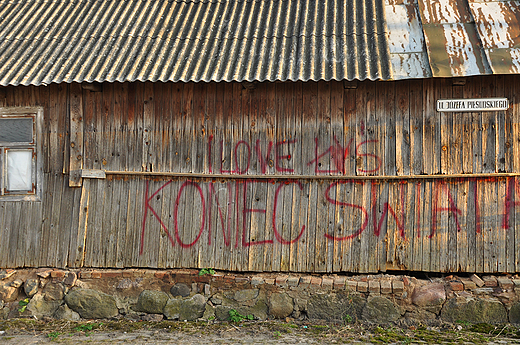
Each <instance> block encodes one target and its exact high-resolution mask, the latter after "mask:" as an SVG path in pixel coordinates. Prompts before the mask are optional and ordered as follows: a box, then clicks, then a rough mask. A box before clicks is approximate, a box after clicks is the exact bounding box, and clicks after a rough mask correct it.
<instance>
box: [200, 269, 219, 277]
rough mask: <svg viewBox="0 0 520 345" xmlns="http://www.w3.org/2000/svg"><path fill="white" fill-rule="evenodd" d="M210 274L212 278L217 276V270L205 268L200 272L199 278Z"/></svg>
mask: <svg viewBox="0 0 520 345" xmlns="http://www.w3.org/2000/svg"><path fill="white" fill-rule="evenodd" d="M206 274H209V275H210V276H212V275H214V274H215V270H214V269H213V268H203V269H201V270H200V271H199V276H203V275H206Z"/></svg>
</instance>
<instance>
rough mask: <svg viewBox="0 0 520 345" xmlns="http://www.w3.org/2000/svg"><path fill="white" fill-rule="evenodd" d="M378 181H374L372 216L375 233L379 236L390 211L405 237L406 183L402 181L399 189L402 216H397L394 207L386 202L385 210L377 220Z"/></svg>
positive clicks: (402, 235)
mask: <svg viewBox="0 0 520 345" xmlns="http://www.w3.org/2000/svg"><path fill="white" fill-rule="evenodd" d="M375 186H376V182H372V205H373V206H372V217H373V219H374V235H376V236H378V237H379V234H380V233H381V226H382V225H383V221H384V220H385V219H386V218H387V217H386V216H387V213H388V212H390V214H391V215H392V217H394V220H395V223H396V224H397V229H399V234H400V235H401V237H403V238H404V216H405V214H404V184H403V183H401V184H400V185H399V191H400V193H401V197H400V199H401V212H400V213H401V214H400V217H398V216H397V213H396V212H395V211H394V209H393V208H392V207H391V206H390V205H389V204H388V202H385V203H384V204H383V212H381V217H380V218H379V221H378V220H377V208H376V205H377V202H376V188H375Z"/></svg>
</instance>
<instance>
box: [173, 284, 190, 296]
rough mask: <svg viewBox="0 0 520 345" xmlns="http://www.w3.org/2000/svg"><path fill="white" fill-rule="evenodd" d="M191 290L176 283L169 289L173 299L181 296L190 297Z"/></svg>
mask: <svg viewBox="0 0 520 345" xmlns="http://www.w3.org/2000/svg"><path fill="white" fill-rule="evenodd" d="M190 292H191V289H190V288H189V287H188V285H186V284H182V283H178V284H175V285H174V286H172V288H171V289H170V293H171V294H172V296H173V297H177V296H182V297H188V296H189V295H190Z"/></svg>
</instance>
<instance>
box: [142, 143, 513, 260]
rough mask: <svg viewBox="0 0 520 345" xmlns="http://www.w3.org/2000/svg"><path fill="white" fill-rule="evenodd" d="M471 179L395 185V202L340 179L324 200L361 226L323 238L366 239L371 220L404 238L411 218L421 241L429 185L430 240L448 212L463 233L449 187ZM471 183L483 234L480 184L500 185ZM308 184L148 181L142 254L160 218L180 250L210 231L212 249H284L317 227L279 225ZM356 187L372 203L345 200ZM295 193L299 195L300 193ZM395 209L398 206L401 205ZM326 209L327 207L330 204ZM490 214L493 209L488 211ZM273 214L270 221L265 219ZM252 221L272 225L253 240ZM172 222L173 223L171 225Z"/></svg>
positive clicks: (508, 205) (374, 185)
mask: <svg viewBox="0 0 520 345" xmlns="http://www.w3.org/2000/svg"><path fill="white" fill-rule="evenodd" d="M237 145H238V144H237ZM240 145H244V147H245V144H240ZM274 146H276V145H274ZM467 180H468V179H461V180H460V181H454V182H452V183H447V182H445V181H435V182H427V183H426V182H416V183H415V184H413V185H409V182H404V181H403V182H400V183H399V184H398V185H395V188H398V189H397V190H398V195H396V196H395V197H394V199H395V200H392V199H390V196H388V195H389V193H388V192H386V193H385V189H383V190H382V191H381V194H380V195H378V189H379V188H381V187H380V186H381V185H380V184H379V183H378V182H371V183H370V184H368V183H366V182H364V181H362V180H339V181H333V182H330V183H329V184H328V185H326V186H324V189H323V192H322V193H323V196H324V198H325V200H326V201H327V202H328V203H329V204H330V205H334V206H339V207H341V208H344V207H347V208H350V209H351V210H352V211H351V212H353V213H354V214H355V215H354V217H356V218H358V219H360V222H361V225H359V227H358V228H355V229H352V230H351V231H350V233H349V234H342V235H338V234H335V233H334V229H335V225H334V224H333V225H331V226H330V227H329V229H328V230H326V231H325V233H323V234H322V236H324V238H325V239H327V240H331V241H338V242H339V241H345V240H349V239H353V238H356V237H359V236H361V235H362V234H363V232H364V230H365V229H366V228H367V226H368V224H369V222H372V225H373V228H374V231H373V236H376V237H380V236H381V234H382V233H383V231H384V230H385V229H384V225H385V222H388V221H389V220H390V219H393V220H394V222H395V224H396V229H397V231H398V232H399V235H400V236H401V237H402V238H404V237H405V223H406V219H408V218H407V217H414V219H415V225H414V226H415V234H416V237H417V238H420V237H421V225H422V220H421V213H422V211H421V210H422V207H423V206H424V205H423V200H422V194H423V188H424V187H425V186H426V185H430V186H431V188H432V193H431V226H430V229H429V234H428V236H427V237H428V238H430V239H431V238H433V236H434V235H435V234H436V232H437V230H438V217H439V215H440V214H441V213H443V212H447V213H448V214H449V215H450V217H452V219H453V221H454V226H455V227H456V229H457V231H458V232H460V231H462V228H463V226H461V223H460V220H459V217H461V216H462V211H461V210H460V209H459V208H458V207H457V204H456V200H455V199H454V198H453V194H452V192H451V191H450V186H451V185H454V184H456V183H463V182H464V181H467ZM469 180H470V181H472V183H473V185H474V187H473V197H474V210H473V211H472V212H474V219H475V222H476V223H475V224H476V229H475V231H476V233H477V234H478V233H480V232H481V225H480V222H481V219H480V218H481V212H482V210H481V207H480V204H479V202H478V200H479V186H481V185H482V184H483V183H494V182H496V181H495V180H486V179H476V178H471V179H469ZM506 180H507V190H506V196H505V198H504V208H503V209H504V213H503V218H502V220H501V221H502V223H501V226H502V228H504V229H509V227H510V224H509V222H510V215H511V213H512V210H513V209H514V208H516V207H517V206H520V201H516V199H515V197H516V195H518V194H519V193H520V185H519V184H517V183H516V181H515V179H514V178H508V179H506ZM174 182H175V183H174ZM176 186H177V187H176ZM308 186H310V185H309V184H303V183H302V182H300V181H297V180H286V181H278V182H276V183H275V182H274V181H272V180H254V179H244V180H237V181H233V182H227V183H220V182H206V183H202V182H195V181H191V180H186V181H184V182H182V183H181V181H173V180H171V181H167V182H165V183H164V184H162V185H161V186H160V187H158V188H157V190H155V191H154V192H151V191H150V186H149V181H146V189H145V195H144V217H143V221H142V231H141V243H140V250H139V252H140V254H142V253H143V248H144V241H145V238H146V236H145V231H146V229H147V221H148V219H149V218H150V219H155V220H157V222H158V224H159V225H160V229H161V231H164V232H165V233H166V235H167V238H168V240H169V242H170V244H171V245H172V246H175V245H176V243H177V244H178V245H179V246H180V247H181V248H190V247H192V246H194V245H196V244H197V243H200V241H201V238H202V235H203V233H204V231H205V230H207V232H208V237H207V243H208V245H212V241H213V239H214V238H215V236H217V237H218V236H222V238H223V242H224V245H225V246H226V247H229V246H231V243H232V241H233V239H232V237H233V236H234V237H235V238H234V241H233V243H234V247H238V246H240V245H241V246H242V247H250V246H257V245H269V244H273V243H274V242H275V241H276V242H278V243H280V244H281V245H292V244H294V243H296V242H298V241H300V240H301V239H302V237H303V235H304V234H305V231H306V230H307V229H309V227H310V228H311V229H314V227H315V226H316V224H307V223H306V224H304V225H300V227H299V229H292V230H291V231H287V229H288V228H290V226H291V224H284V226H283V228H280V227H279V224H280V221H281V220H282V219H283V217H280V207H291V212H293V210H292V204H289V205H283V200H284V198H282V197H280V195H281V193H283V192H285V191H287V192H289V193H290V194H289V195H290V197H289V202H290V203H292V202H293V201H294V200H295V198H297V197H298V195H304V194H305V193H306V190H307V188H311V187H308ZM382 186H384V187H385V188H388V186H389V184H384V185H382ZM407 186H408V187H407ZM167 187H169V188H167ZM296 187H297V188H296ZM340 187H341V188H340ZM357 187H362V190H363V194H365V193H367V192H368V193H369V194H368V196H369V200H368V202H367V204H365V205H358V204H356V203H355V202H353V201H347V200H346V199H344V198H345V197H346V196H347V195H349V194H345V193H350V192H349V188H350V189H352V188H357ZM284 188H292V190H291V189H287V190H284ZM312 188H315V187H312ZM259 189H261V190H262V191H263V192H262V193H261V194H262V195H263V197H264V198H265V199H264V201H262V203H261V205H263V206H262V207H260V208H258V207H253V206H250V205H253V204H254V200H256V201H259V197H258V196H255V195H253V193H252V191H253V190H259ZM269 190H271V192H268V191H269ZM296 191H298V193H296V194H295V192H296ZM340 191H342V193H340ZM407 191H408V193H413V194H415V199H414V200H415V206H414V207H408V208H406V207H405V204H406V194H407ZM221 192H224V195H225V198H223V195H222V194H220V193H221ZM165 193H171V194H173V195H172V200H175V204H174V207H173V219H170V220H168V219H167V220H166V221H165V220H163V219H161V215H160V214H159V213H160V212H159V213H158V212H157V211H156V209H155V207H156V206H154V203H155V202H156V200H159V199H160V196H161V194H165ZM266 193H267V194H266ZM352 195H353V194H352ZM383 195H387V196H383ZM390 195H392V194H390ZM408 195H409V194H408ZM268 196H270V197H268ZM270 198H272V199H270ZM183 199H186V200H190V203H193V205H185V204H183V203H185V202H184V201H183ZM269 199H270V200H269ZM363 200H366V198H363ZM441 200H443V202H444V203H446V205H443V202H442V201H441ZM425 201H426V200H425ZM311 204H312V201H311ZM282 205H283V206H282ZM396 205H399V207H397V206H396ZM181 206H184V207H186V208H185V209H186V210H189V213H190V217H191V218H190V220H191V221H196V222H197V221H198V222H199V223H196V224H197V225H195V226H193V228H195V229H196V230H194V231H193V233H190V234H189V235H188V236H195V237H191V239H190V240H186V238H183V237H184V235H185V233H183V231H182V229H184V228H185V227H184V225H183V224H186V223H183V224H181V223H182V222H185V221H186V220H185V219H184V218H183V216H184V215H183V214H182V212H181ZM323 206H325V207H327V205H326V204H325V205H323ZM163 207H164V205H163ZM338 209H339V208H336V210H338ZM406 210H410V211H411V214H406ZM193 212H195V213H193ZM197 212H198V213H197ZM214 212H216V213H214ZM486 212H488V211H487V210H486ZM268 214H269V219H266V218H267V215H268ZM150 215H151V216H150ZM291 216H292V217H294V216H298V215H297V213H296V215H294V214H293V215H291ZM464 216H465V217H466V218H465V219H468V217H469V215H464ZM170 217H171V215H170ZM252 217H259V218H258V220H260V221H261V223H260V224H266V225H267V227H265V228H264V226H263V225H262V227H261V228H260V229H255V231H256V232H255V236H254V237H251V238H250V235H251V236H252V232H250V231H251V229H252V228H251V226H249V225H248V224H252V223H253V222H252V219H253V218H252ZM168 221H170V222H173V224H171V225H170V223H169V222H168ZM467 221H469V220H467ZM291 223H292V226H294V224H298V222H291ZM412 223H413V222H412ZM199 224H200V226H199ZM215 224H216V228H215ZM300 224H301V223H300ZM218 227H220V228H221V232H219V231H217V230H218ZM169 228H173V232H172V231H170V229H169ZM191 228H192V227H191V226H190V229H191ZM262 231H264V232H265V233H264V235H265V237H264V238H263V239H258V238H256V237H257V236H262ZM293 231H294V232H293ZM291 233H292V234H293V235H292V236H291V235H290V234H291ZM364 236H366V235H364Z"/></svg>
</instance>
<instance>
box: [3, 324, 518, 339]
mask: <svg viewBox="0 0 520 345" xmlns="http://www.w3.org/2000/svg"><path fill="white" fill-rule="evenodd" d="M352 343H360V344H417V343H419V344H420V343H423V344H520V329H519V328H517V327H514V326H511V325H502V326H493V325H488V324H479V325H468V324H455V325H448V324H446V325H443V326H442V327H422V326H418V327H409V328H402V327H396V326H384V327H383V326H375V325H367V324H362V323H357V322H352V323H350V324H331V323H311V322H296V321H291V320H286V322H284V321H263V322H255V321H243V322H213V321H209V322H175V321H159V322H144V321H143V322H131V321H127V320H120V321H92V322H65V321H48V322H45V321H41V320H30V319H17V320H9V321H2V322H0V344H8V345H15V344H16V345H20V344H24V345H25V344H352Z"/></svg>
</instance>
